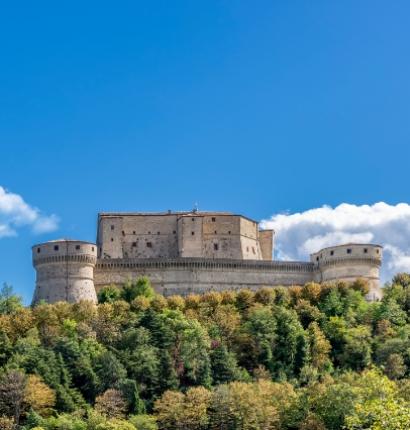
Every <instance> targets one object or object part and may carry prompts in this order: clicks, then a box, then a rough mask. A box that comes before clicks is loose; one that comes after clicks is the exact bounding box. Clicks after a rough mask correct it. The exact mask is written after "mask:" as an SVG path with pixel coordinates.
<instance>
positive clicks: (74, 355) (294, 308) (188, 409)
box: [0, 273, 410, 430]
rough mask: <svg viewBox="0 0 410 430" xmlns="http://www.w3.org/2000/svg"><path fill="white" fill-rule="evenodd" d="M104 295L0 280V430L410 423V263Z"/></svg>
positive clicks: (331, 427) (324, 429)
mask: <svg viewBox="0 0 410 430" xmlns="http://www.w3.org/2000/svg"><path fill="white" fill-rule="evenodd" d="M367 291H368V287H367V285H366V283H365V282H364V281H363V280H358V281H356V282H354V283H352V284H351V285H348V284H346V283H337V284H327V285H319V284H315V283H309V284H306V285H305V286H301V287H297V286H295V287H292V288H282V287H279V288H263V289H261V290H259V291H257V292H252V291H248V290H241V291H238V292H233V291H225V292H221V293H219V292H209V293H206V294H204V295H190V296H188V297H186V298H183V297H180V296H172V297H168V298H164V297H162V296H160V295H157V294H155V293H154V290H153V289H152V286H151V285H150V282H149V280H148V279H147V278H140V279H137V280H130V281H129V282H127V283H126V285H124V286H123V287H122V288H120V287H115V286H108V287H106V288H103V289H102V290H101V291H100V293H99V301H100V303H99V304H98V305H97V306H94V305H93V304H91V303H88V302H81V303H77V304H68V303H55V304H44V303H42V304H38V305H37V306H36V307H34V308H24V307H23V306H22V305H21V301H20V299H19V298H17V297H15V296H14V295H13V294H12V289H11V287H9V286H8V285H6V286H4V287H3V289H2V290H1V292H0V430H2V429H4V430H12V429H15V428H16V427H18V426H19V427H22V428H24V430H31V429H36V430H41V429H43V430H60V429H61V430H157V429H167V430H173V429H178V430H179V429H181V430H182V429H184V430H190V429H195V430H213V429H223V430H236V429H249V430H251V429H252V430H259V429H261V430H262V429H263V430H268V429H283V430H302V429H304V430H315V429H316V430H338V429H343V428H346V429H350V430H353V429H355V430H356V429H357V430H358V429H374V430H376V429H377V430H379V429H381V428H383V430H389V429H401V428H403V429H404V428H410V423H409V413H408V412H407V411H408V410H409V406H410V319H409V315H410V314H409V312H410V275H408V274H404V273H403V274H399V275H397V276H395V278H394V279H393V282H392V283H391V284H389V285H388V286H387V287H386V289H385V294H384V298H383V300H382V301H381V302H378V303H368V302H367V301H366V300H365V294H366V293H367Z"/></svg>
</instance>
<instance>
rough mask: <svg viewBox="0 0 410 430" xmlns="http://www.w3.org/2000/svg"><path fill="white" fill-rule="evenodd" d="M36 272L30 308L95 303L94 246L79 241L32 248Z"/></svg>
mask: <svg viewBox="0 0 410 430" xmlns="http://www.w3.org/2000/svg"><path fill="white" fill-rule="evenodd" d="M32 252H33V266H34V268H35V269H36V273H37V276H36V289H35V292H34V297H33V304H36V303H38V302H39V301H40V300H44V301H46V302H47V303H54V302H58V301H67V302H69V303H76V302H79V301H80V300H90V301H92V302H94V303H96V302H97V296H96V292H95V288H94V266H95V263H96V261H97V246H96V245H95V244H93V243H89V242H83V241H79V240H67V239H61V240H53V241H50V242H46V243H41V244H39V245H34V246H33V247H32Z"/></svg>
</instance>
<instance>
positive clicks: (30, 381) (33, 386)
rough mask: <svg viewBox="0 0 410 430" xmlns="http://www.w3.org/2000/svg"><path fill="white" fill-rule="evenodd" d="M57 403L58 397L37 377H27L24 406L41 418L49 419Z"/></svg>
mask: <svg viewBox="0 0 410 430" xmlns="http://www.w3.org/2000/svg"><path fill="white" fill-rule="evenodd" d="M55 402H56V395H55V392H54V390H52V389H51V388H50V387H49V386H48V385H46V384H45V383H44V382H43V381H42V380H41V378H39V377H38V376H37V375H29V376H28V377H27V381H26V386H25V388H24V404H25V406H26V408H27V409H29V408H31V409H32V410H33V411H35V412H37V413H38V414H40V415H41V416H44V417H47V416H49V415H50V414H51V413H52V410H53V407H54V405H55Z"/></svg>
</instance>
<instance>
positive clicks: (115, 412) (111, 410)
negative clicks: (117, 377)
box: [95, 388, 127, 418]
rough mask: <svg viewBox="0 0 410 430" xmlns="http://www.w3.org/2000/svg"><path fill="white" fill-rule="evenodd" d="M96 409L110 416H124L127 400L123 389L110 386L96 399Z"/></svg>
mask: <svg viewBox="0 0 410 430" xmlns="http://www.w3.org/2000/svg"><path fill="white" fill-rule="evenodd" d="M95 410H96V411H97V412H99V413H100V414H102V415H105V416H106V417H108V418H123V417H124V416H125V412H126V410H127V402H126V401H125V399H124V397H123V395H122V393H121V391H119V390H116V389H113V388H110V389H108V390H107V391H105V392H104V393H103V394H101V395H100V396H98V397H97V398H96V399H95Z"/></svg>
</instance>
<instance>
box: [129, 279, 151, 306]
mask: <svg viewBox="0 0 410 430" xmlns="http://www.w3.org/2000/svg"><path fill="white" fill-rule="evenodd" d="M138 296H143V297H146V298H148V299H152V298H153V297H154V296H155V292H154V289H153V288H152V286H151V281H150V280H149V278H148V277H146V276H142V277H141V278H138V279H137V280H133V281H127V282H126V283H125V284H124V285H123V287H122V290H121V297H122V298H123V299H124V300H125V301H126V302H128V303H131V302H132V301H133V300H134V299H135V298H136V297H138Z"/></svg>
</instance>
